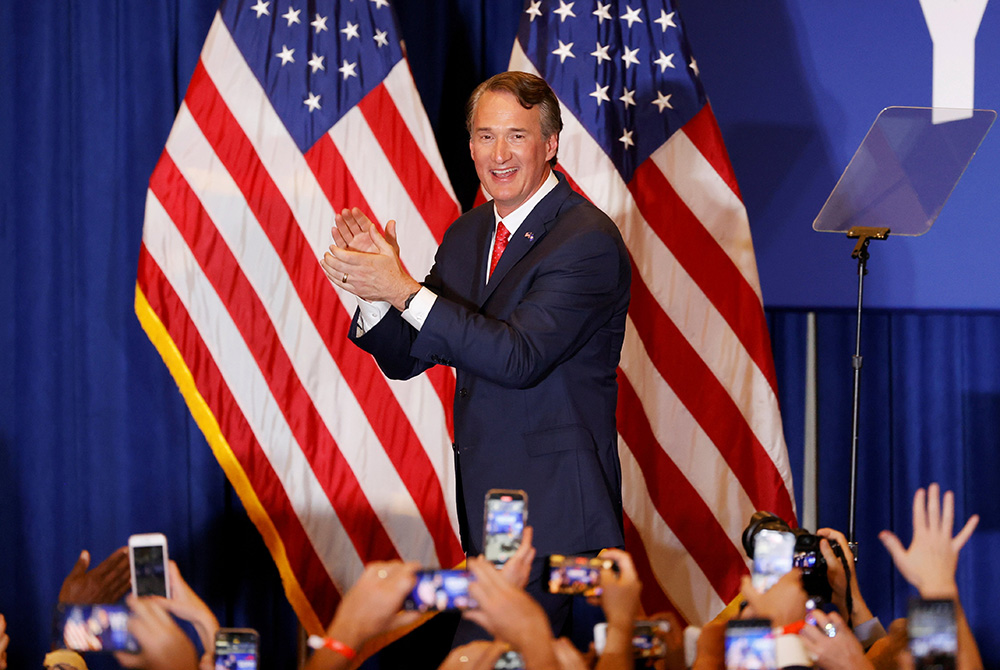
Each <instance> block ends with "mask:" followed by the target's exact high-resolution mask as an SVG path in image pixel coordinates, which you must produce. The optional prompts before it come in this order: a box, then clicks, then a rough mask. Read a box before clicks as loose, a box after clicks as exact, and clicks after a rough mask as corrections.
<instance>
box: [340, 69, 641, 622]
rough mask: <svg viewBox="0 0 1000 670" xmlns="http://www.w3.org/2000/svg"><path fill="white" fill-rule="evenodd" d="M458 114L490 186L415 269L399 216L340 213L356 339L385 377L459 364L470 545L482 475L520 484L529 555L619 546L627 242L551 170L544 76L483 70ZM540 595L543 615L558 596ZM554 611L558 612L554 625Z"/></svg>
mask: <svg viewBox="0 0 1000 670" xmlns="http://www.w3.org/2000/svg"><path fill="white" fill-rule="evenodd" d="M467 126H468V130H469V135H470V139H469V149H470V152H471V154H472V159H473V162H474V163H475V166H476V171H477V173H478V176H479V179H480V181H481V183H482V185H483V188H484V189H485V190H486V192H487V193H489V194H490V196H492V198H493V199H492V201H491V202H488V203H486V204H484V205H482V206H480V207H477V208H475V209H474V210H472V211H471V212H468V213H467V214H465V215H463V216H461V217H459V218H458V219H457V220H456V221H455V222H454V223H453V224H452V225H451V226H450V227H449V229H448V231H447V232H446V233H445V235H444V238H443V240H442V242H441V246H440V247H439V248H438V251H437V254H436V256H435V262H434V266H433V268H432V269H431V271H430V273H429V274H428V275H427V277H426V278H425V279H424V281H423V283H422V284H421V283H418V282H417V281H416V280H415V279H413V278H412V277H410V276H409V275H408V274H407V273H406V272H405V270H404V269H403V268H402V266H401V264H400V262H399V256H398V247H397V246H396V242H395V223H394V222H392V221H390V222H389V223H388V224H387V226H386V235H385V237H383V236H382V235H380V234H379V232H378V230H377V229H376V228H375V226H372V225H371V224H370V222H369V221H368V220H367V219H366V218H365V217H364V215H363V214H362V213H361V212H360V210H357V209H355V210H344V211H343V212H342V213H341V214H340V215H338V216H337V227H336V228H335V229H334V231H333V233H334V241H335V244H334V245H332V246H331V247H330V250H329V252H328V253H327V254H325V256H324V259H323V266H324V269H325V271H326V273H327V275H328V276H329V278H330V279H331V280H332V281H334V282H335V283H336V284H338V285H340V286H341V287H343V288H345V289H347V290H348V291H350V292H351V293H354V294H355V295H357V296H358V297H359V298H360V299H361V300H359V310H358V313H357V314H356V316H355V322H354V324H352V327H351V339H352V341H353V342H355V344H357V345H358V346H359V347H361V348H362V349H364V350H365V351H368V352H369V353H371V354H372V355H373V356H374V357H375V359H376V360H377V361H378V364H379V366H380V367H381V368H382V370H383V371H384V372H385V374H386V375H387V376H389V377H392V378H396V379H407V378H410V377H413V376H415V375H417V374H419V373H420V372H422V371H424V370H426V369H427V368H429V367H430V366H432V365H435V364H441V365H449V366H453V367H454V368H455V370H456V389H457V391H456V393H455V405H454V421H455V426H454V434H455V444H454V450H455V467H456V472H457V485H458V486H457V488H458V492H457V495H458V511H459V525H460V529H461V534H462V543H463V547H464V549H465V551H466V553H467V554H469V555H475V554H478V553H480V552H481V550H482V542H483V511H484V509H483V508H484V496H485V494H486V492H487V490H489V489H491V488H509V489H523V490H525V491H526V492H527V494H528V501H529V507H530V512H529V522H530V523H531V525H532V526H533V527H534V539H535V546H536V547H537V550H538V554H539V556H544V555H547V554H550V553H562V554H579V553H590V554H596V553H597V552H598V551H599V550H601V549H602V548H605V547H621V546H623V537H622V502H621V466H620V463H619V460H618V447H617V444H618V441H617V430H616V427H615V408H616V403H617V394H618V386H617V381H616V369H617V366H618V360H619V357H620V354H621V346H622V341H623V338H624V333H625V315H626V311H627V309H628V302H629V283H630V280H631V270H630V264H629V258H628V254H627V252H626V249H625V245H624V243H623V241H622V238H621V235H620V234H619V232H618V229H617V228H616V227H615V225H614V223H613V222H612V221H611V220H610V219H609V218H608V217H607V216H606V215H605V214H604V213H603V212H601V211H600V210H599V209H597V208H596V207H594V206H593V205H591V204H590V203H589V202H588V201H587V200H586V199H584V198H583V197H581V196H580V195H579V194H577V193H576V192H574V191H573V190H572V188H571V187H570V186H569V184H568V183H567V181H566V179H565V177H564V176H563V175H561V174H558V173H556V172H554V171H553V170H552V167H551V166H552V165H554V164H555V156H556V152H557V149H558V146H559V131H560V130H561V128H562V120H561V118H560V116H559V104H558V101H557V99H556V97H555V95H554V94H553V92H552V90H551V89H550V88H549V86H548V85H547V84H546V83H545V82H544V81H543V80H542V79H540V78H539V77H536V76H534V75H530V74H526V73H521V72H505V73H501V74H499V75H496V76H495V77H493V78H491V79H489V80H487V81H486V82H484V83H483V84H481V85H480V86H479V87H478V88H477V89H476V91H475V92H474V93H473V94H472V97H471V98H470V100H469V105H468V108H467ZM508 240H509V241H508ZM535 572H536V574H533V575H532V579H533V582H532V584H535V581H536V580H537V578H538V577H539V575H538V574H537V572H538V571H537V570H536V571H535ZM537 581H538V583H539V584H540V583H541V581H542V580H537ZM529 590H531V591H536V593H534V595H538V593H539V592H540V591H541V587H540V586H538V587H537V588H529ZM541 599H542V601H543V605H546V609H548V610H549V613H550V615H553V614H554V612H553V610H554V609H562V610H565V609H566V603H565V601H561V604H554V601H553V602H548V603H547V602H545V601H546V598H545V597H544V596H543V597H542V598H541ZM564 616H565V613H563V614H555V615H554V616H553V624H554V627H555V632H556V634H559V632H560V630H559V627H560V625H561V620H562V619H563V618H564Z"/></svg>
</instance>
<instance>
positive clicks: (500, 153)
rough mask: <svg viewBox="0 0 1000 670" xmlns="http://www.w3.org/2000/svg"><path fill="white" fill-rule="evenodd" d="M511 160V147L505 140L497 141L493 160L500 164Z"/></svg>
mask: <svg viewBox="0 0 1000 670" xmlns="http://www.w3.org/2000/svg"><path fill="white" fill-rule="evenodd" d="M508 158H510V145H509V144H507V140H505V139H503V138H499V139H497V142H496V146H494V147H493V159H494V160H495V161H496V162H498V163H503V162H504V161H506V160H507V159H508Z"/></svg>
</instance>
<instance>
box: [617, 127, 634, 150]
mask: <svg viewBox="0 0 1000 670" xmlns="http://www.w3.org/2000/svg"><path fill="white" fill-rule="evenodd" d="M632 132H633V131H631V130H624V129H622V136H621V137H619V138H618V141H619V142H621V143H622V144H624V145H625V148H626V149H628V148H629V147H634V146H635V142H633V141H632Z"/></svg>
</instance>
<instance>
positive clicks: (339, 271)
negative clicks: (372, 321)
mask: <svg viewBox="0 0 1000 670" xmlns="http://www.w3.org/2000/svg"><path fill="white" fill-rule="evenodd" d="M364 234H367V235H368V236H369V237H370V239H371V243H372V244H373V245H374V247H375V250H374V251H371V252H363V251H353V250H352V249H349V248H341V247H339V246H337V245H336V244H333V245H330V248H329V250H328V251H327V252H326V253H325V254H323V260H322V261H321V263H320V264H321V265H322V266H323V271H324V272H326V276H327V277H329V279H330V281H332V282H333V283H334V284H335V285H336V286H339V287H340V288H342V289H344V290H346V291H348V292H350V293H353V294H354V295H356V296H358V297H359V298H362V299H363V300H369V301H377V300H384V301H386V302H389V303H391V304H392V306H393V307H395V308H396V309H398V310H399V311H403V309H404V308H405V303H406V299H407V298H408V297H409V296H410V295H411V294H413V293H414V292H416V291H419V290H420V284H419V282H417V281H416V280H415V279H414V278H413V277H411V276H410V274H409V273H408V272H407V271H406V268H404V267H403V263H402V261H400V259H399V247H398V245H397V244H396V222H395V221H389V223H388V224H387V225H386V236H385V237H383V235H382V233H380V232H379V231H378V228H376V227H375V226H369V227H368V230H367V233H364ZM351 246H352V247H354V248H359V247H363V246H365V245H360V244H357V243H353V244H351Z"/></svg>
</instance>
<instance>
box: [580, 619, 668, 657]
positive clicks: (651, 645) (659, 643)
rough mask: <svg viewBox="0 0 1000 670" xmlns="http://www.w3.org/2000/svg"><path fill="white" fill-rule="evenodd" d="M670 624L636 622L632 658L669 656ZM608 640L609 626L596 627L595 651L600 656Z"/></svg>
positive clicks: (599, 625)
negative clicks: (668, 635)
mask: <svg viewBox="0 0 1000 670" xmlns="http://www.w3.org/2000/svg"><path fill="white" fill-rule="evenodd" d="M668 632H670V622H669V621H666V620H664V619H653V620H650V621H636V622H635V624H634V625H633V626H632V656H633V658H637V659H657V658H664V657H665V656H666V655H667V638H666V635H667V633H668ZM607 640H608V624H607V623H605V622H603V621H602V622H601V623H598V624H595V625H594V651H595V652H596V653H597V655H598V656H600V655H601V654H603V653H604V645H605V644H606V643H607Z"/></svg>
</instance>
